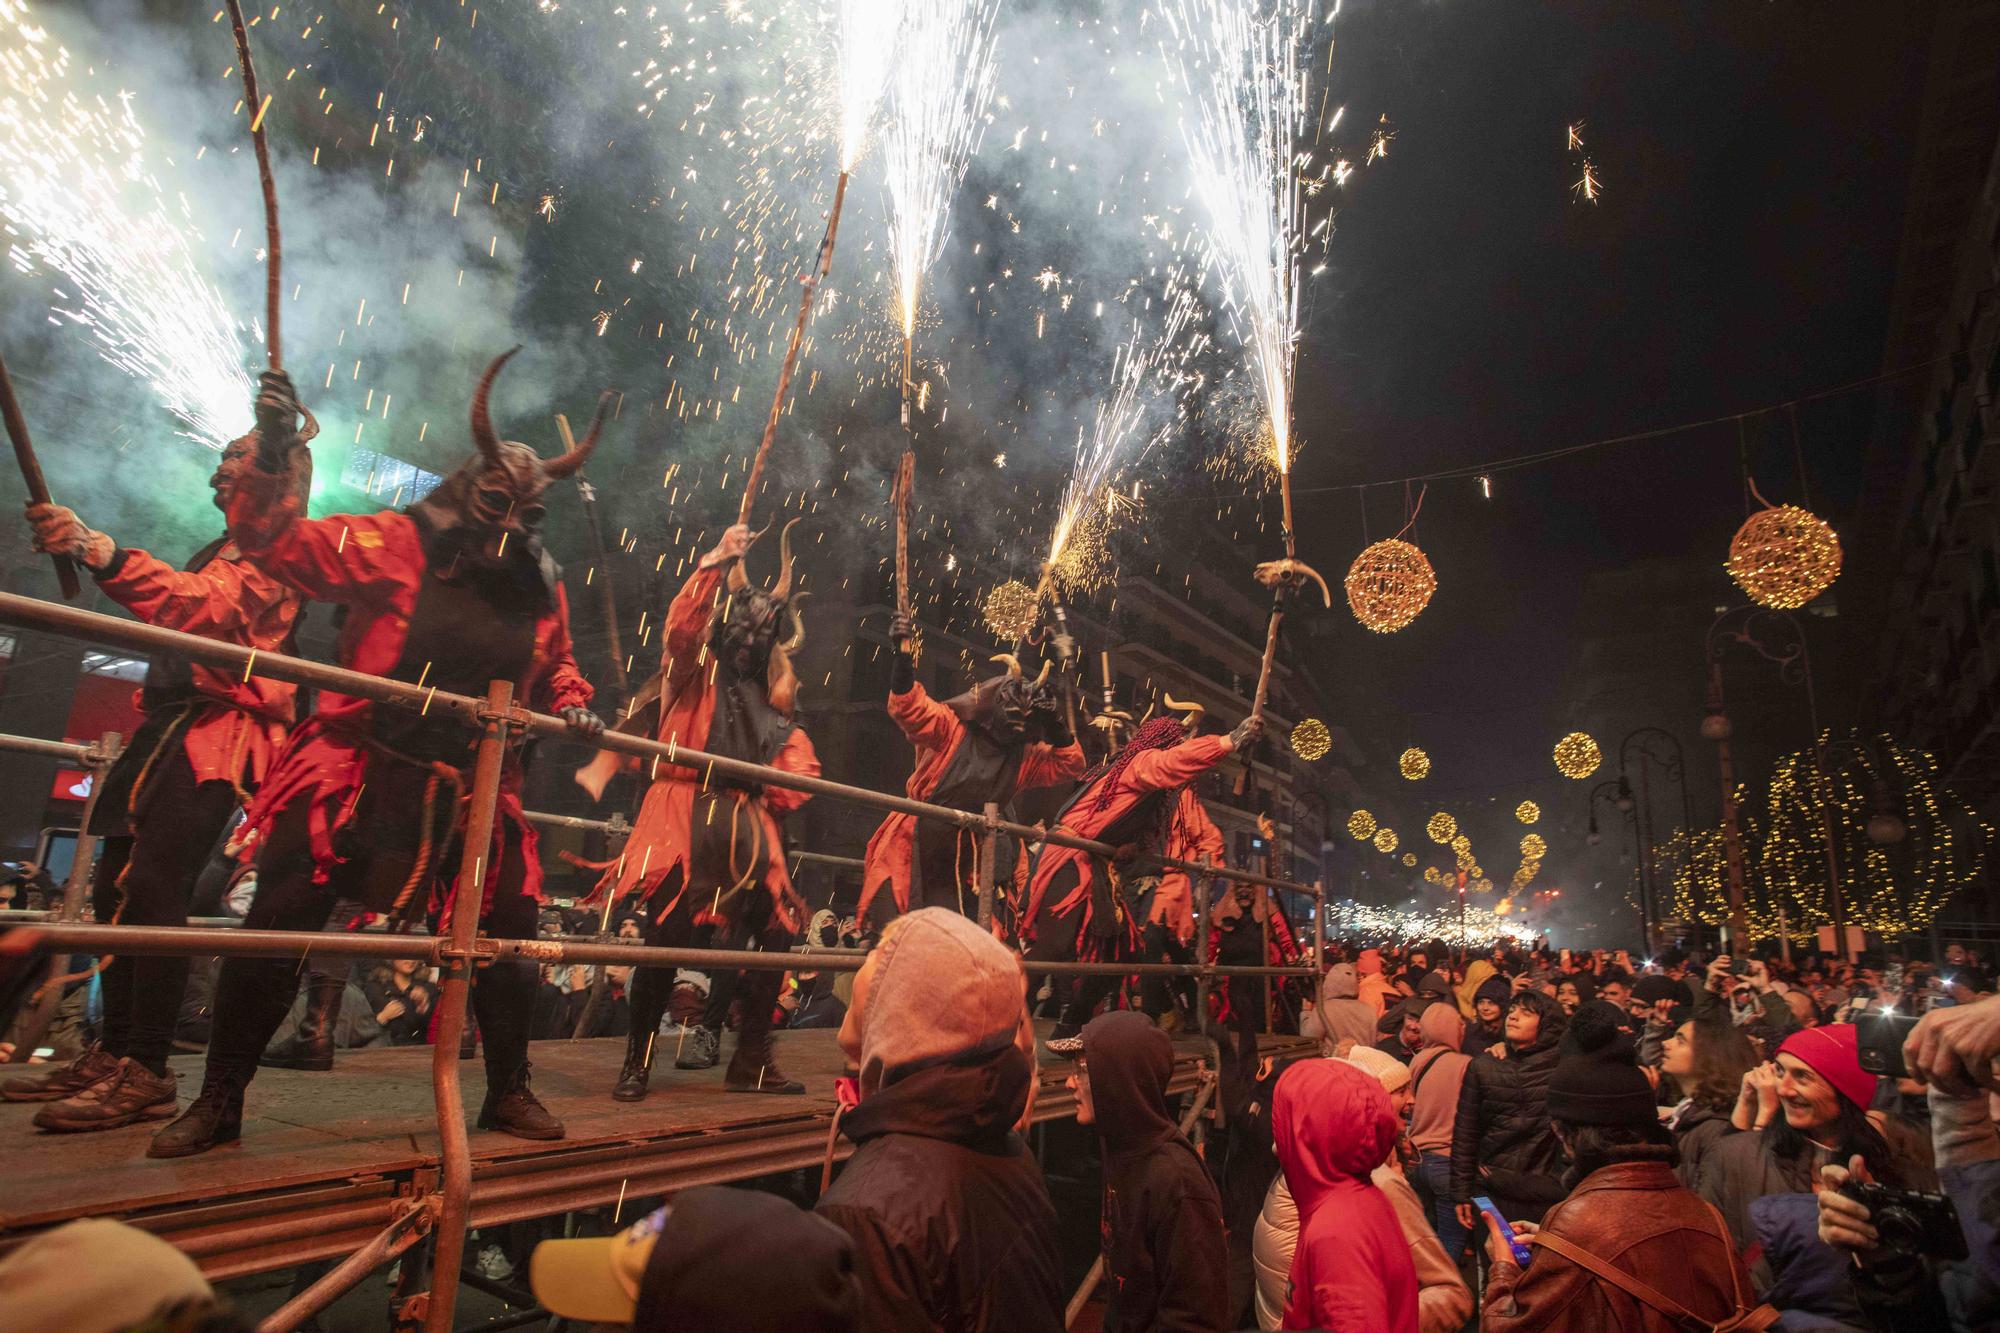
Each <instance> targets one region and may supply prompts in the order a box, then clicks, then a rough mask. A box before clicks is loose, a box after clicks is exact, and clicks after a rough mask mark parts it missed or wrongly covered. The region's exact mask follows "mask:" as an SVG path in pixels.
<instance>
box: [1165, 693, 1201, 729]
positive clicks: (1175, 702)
mask: <svg viewBox="0 0 2000 1333" xmlns="http://www.w3.org/2000/svg"><path fill="white" fill-rule="evenodd" d="M1166 701H1167V709H1168V711H1170V712H1175V713H1186V714H1187V716H1186V717H1185V718H1182V719H1181V725H1182V726H1193V725H1194V724H1195V723H1196V722H1198V721H1200V720H1201V718H1202V716H1203V715H1204V714H1206V713H1207V712H1208V709H1207V708H1206V707H1204V706H1203V705H1201V704H1196V703H1182V702H1181V701H1180V700H1179V699H1176V698H1174V696H1173V695H1171V694H1169V695H1167V696H1166Z"/></svg>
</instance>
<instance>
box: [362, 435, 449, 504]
mask: <svg viewBox="0 0 2000 1333" xmlns="http://www.w3.org/2000/svg"><path fill="white" fill-rule="evenodd" d="M442 480H444V479H443V478H442V477H440V476H438V474H437V473H435V472H426V471H424V470H423V469H422V468H420V467H417V466H416V465H415V464H412V463H405V462H404V461H403V460H402V459H400V458H392V457H391V456H389V455H388V454H378V453H376V452H375V451H374V450H372V449H350V450H348V451H347V466H346V467H345V468H343V469H342V470H341V473H340V481H341V484H342V485H344V486H351V487H353V488H354V489H355V490H357V491H362V492H365V493H366V494H368V495H370V496H373V497H374V498H375V499H377V500H386V501H388V503H389V504H390V505H392V506H395V505H406V504H415V503H416V502H417V501H419V500H421V499H423V498H424V497H425V496H426V495H429V494H430V493H431V492H432V491H434V490H436V489H437V486H438V483H439V482H440V481H442Z"/></svg>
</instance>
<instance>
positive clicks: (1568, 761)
mask: <svg viewBox="0 0 2000 1333" xmlns="http://www.w3.org/2000/svg"><path fill="white" fill-rule="evenodd" d="M1555 761H1556V772H1558V773H1560V774H1562V775H1563V776H1564V777H1566V778H1573V779H1575V780H1576V781H1578V782H1581V781H1583V780H1584V779H1585V778H1587V777H1589V776H1590V775H1591V774H1592V773H1595V772H1596V771H1597V767H1598V765H1599V764H1602V763H1603V762H1604V751H1602V750H1600V749H1598V748H1597V742H1596V741H1594V740H1592V739H1591V738H1590V737H1589V736H1588V735H1586V734H1585V733H1583V732H1581V731H1572V732H1571V733H1570V734H1569V735H1567V736H1565V737H1563V738H1562V739H1561V740H1559V741H1557V742H1556V748H1555Z"/></svg>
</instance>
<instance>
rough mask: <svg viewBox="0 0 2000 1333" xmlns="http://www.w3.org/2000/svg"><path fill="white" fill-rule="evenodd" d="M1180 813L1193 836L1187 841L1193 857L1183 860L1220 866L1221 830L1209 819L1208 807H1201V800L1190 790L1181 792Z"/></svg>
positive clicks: (1221, 850) (1221, 849)
mask: <svg viewBox="0 0 2000 1333" xmlns="http://www.w3.org/2000/svg"><path fill="white" fill-rule="evenodd" d="M1181 813H1182V814H1183V815H1185V816H1186V817H1187V820H1188V824H1189V827H1190V830H1191V832H1192V835H1193V836H1192V837H1191V838H1190V840H1189V841H1190V842H1191V844H1192V846H1193V848H1194V855H1192V856H1189V857H1185V858H1183V859H1185V860H1189V861H1213V862H1214V863H1215V864H1216V865H1221V864H1222V853H1223V841H1222V830H1221V829H1219V828H1217V827H1216V826H1215V821H1214V820H1213V819H1211V818H1209V815H1208V807H1207V806H1205V805H1203V804H1202V803H1201V798H1200V797H1199V796H1196V795H1195V794H1194V792H1193V791H1191V790H1188V791H1183V792H1181Z"/></svg>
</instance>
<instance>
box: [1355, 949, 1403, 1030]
mask: <svg viewBox="0 0 2000 1333" xmlns="http://www.w3.org/2000/svg"><path fill="white" fill-rule="evenodd" d="M1354 970H1355V972H1356V973H1357V974H1358V976H1359V978H1360V987H1359V989H1360V999H1361V1002H1362V1003H1363V1004H1365V1005H1367V1006H1368V1007H1369V1009H1370V1010H1371V1011H1372V1012H1373V1013H1374V1015H1375V1017H1376V1018H1380V1017H1382V1015H1383V1014H1384V1013H1386V1012H1387V1011H1388V1008H1389V1006H1390V1005H1391V1004H1392V1003H1394V1002H1395V1000H1396V999H1397V997H1398V994H1399V992H1398V991H1397V990H1396V988H1395V986H1393V985H1391V984H1390V982H1389V978H1388V977H1386V976H1384V975H1382V951H1381V950H1380V949H1363V950H1362V951H1361V956H1360V957H1359V958H1357V959H1355V960H1354Z"/></svg>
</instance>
